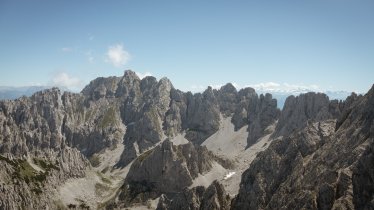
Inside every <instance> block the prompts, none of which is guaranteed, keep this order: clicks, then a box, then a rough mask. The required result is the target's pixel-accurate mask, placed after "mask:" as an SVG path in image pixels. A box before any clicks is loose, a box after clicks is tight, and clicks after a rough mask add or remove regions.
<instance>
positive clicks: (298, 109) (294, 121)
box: [273, 92, 334, 137]
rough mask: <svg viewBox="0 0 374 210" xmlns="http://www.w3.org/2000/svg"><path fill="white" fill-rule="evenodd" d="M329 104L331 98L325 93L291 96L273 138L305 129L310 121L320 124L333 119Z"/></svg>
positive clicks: (287, 100)
mask: <svg viewBox="0 0 374 210" xmlns="http://www.w3.org/2000/svg"><path fill="white" fill-rule="evenodd" d="M329 104H330V101H329V98H328V97H327V95H325V94H323V93H313V92H310V93H306V94H300V95H299V96H297V97H295V96H289V97H288V98H287V99H286V102H285V104H284V107H283V110H282V113H281V115H280V118H279V121H278V124H277V126H276V128H275V133H274V135H273V136H274V137H278V136H288V135H290V134H291V133H292V132H294V131H297V130H300V129H302V128H304V127H305V126H306V124H307V121H308V120H312V121H316V122H318V121H323V120H327V119H333V118H334V117H333V115H332V114H331V113H330V112H329Z"/></svg>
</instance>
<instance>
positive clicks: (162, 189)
mask: <svg viewBox="0 0 374 210" xmlns="http://www.w3.org/2000/svg"><path fill="white" fill-rule="evenodd" d="M214 160H215V156H214V155H213V154H212V153H210V152H209V151H208V150H207V149H206V148H205V147H200V146H194V145H193V144H192V143H189V144H184V145H178V146H175V145H173V144H172V142H170V141H169V140H165V141H164V142H162V144H161V145H159V146H157V147H156V148H154V149H152V150H149V151H147V152H145V153H143V154H142V155H140V156H139V157H138V158H137V159H136V160H135V161H134V163H133V164H132V165H131V168H130V170H129V172H128V174H127V176H126V179H125V183H124V185H123V187H122V188H121V193H120V195H119V200H120V201H121V203H123V204H124V205H128V204H130V203H133V202H144V201H146V200H147V199H149V198H156V197H158V196H160V195H161V194H162V193H177V192H179V191H181V190H183V189H184V188H185V187H188V186H189V185H191V184H192V180H193V179H194V178H196V177H197V176H198V175H199V174H201V173H204V172H207V171H209V170H210V169H211V167H212V162H213V161H214Z"/></svg>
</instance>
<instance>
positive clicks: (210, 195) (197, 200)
mask: <svg viewBox="0 0 374 210" xmlns="http://www.w3.org/2000/svg"><path fill="white" fill-rule="evenodd" d="M170 197H171V198H170V199H169V198H168V197H167V196H166V195H165V194H163V195H162V196H161V197H160V200H159V203H158V206H157V209H158V210H174V209H175V210H176V209H188V210H198V209H201V210H211V209H213V210H228V209H230V196H229V195H228V194H226V191H225V189H224V187H223V186H222V185H221V184H220V183H219V182H218V181H214V182H213V183H212V184H211V185H210V186H209V187H208V188H207V189H205V188H204V187H202V186H198V187H194V188H192V189H187V188H186V189H184V190H183V191H182V192H180V193H176V194H174V195H171V196H170Z"/></svg>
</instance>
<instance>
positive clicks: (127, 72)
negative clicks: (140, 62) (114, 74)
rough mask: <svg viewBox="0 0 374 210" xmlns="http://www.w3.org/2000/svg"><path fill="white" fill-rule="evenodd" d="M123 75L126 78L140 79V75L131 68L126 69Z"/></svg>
mask: <svg viewBox="0 0 374 210" xmlns="http://www.w3.org/2000/svg"><path fill="white" fill-rule="evenodd" d="M123 77H124V78H126V79H129V80H140V78H139V77H138V75H137V74H136V73H135V72H134V71H132V70H130V69H128V70H125V73H124V75H123Z"/></svg>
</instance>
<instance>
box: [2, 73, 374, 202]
mask: <svg viewBox="0 0 374 210" xmlns="http://www.w3.org/2000/svg"><path fill="white" fill-rule="evenodd" d="M373 89H374V88H372V89H371V90H370V91H369V92H368V93H367V94H366V95H365V96H357V95H356V94H352V95H351V96H349V97H348V98H347V100H345V101H337V100H334V101H329V99H328V98H327V96H326V95H324V94H319V93H307V94H302V95H300V96H298V97H294V96H291V97H289V98H288V99H287V101H286V104H285V106H284V109H283V110H282V111H280V110H279V109H277V108H276V107H277V106H276V101H275V99H273V98H272V96H271V95H270V94H265V95H260V96H258V95H257V94H256V92H255V91H254V89H252V88H245V89H242V90H239V91H238V90H236V89H235V87H234V86H233V85H232V84H230V83H229V84H227V85H225V86H223V87H221V88H220V89H219V90H214V89H212V88H210V87H209V88H208V89H207V90H206V91H204V92H203V93H197V94H192V93H191V92H187V93H185V92H182V91H180V90H176V89H175V88H174V87H173V86H172V84H171V82H170V81H169V80H168V79H167V78H162V79H160V80H159V81H157V79H156V78H154V77H146V78H143V79H139V77H138V76H137V75H136V74H135V73H134V72H132V71H126V72H125V74H124V75H123V76H122V77H108V78H97V79H96V80H93V81H92V82H91V83H90V84H89V85H87V86H86V87H85V88H84V89H83V90H82V93H80V94H72V93H68V92H64V93H62V92H60V91H59V90H58V89H56V88H52V89H50V90H45V91H41V92H38V93H36V94H34V95H33V96H31V97H22V98H20V99H17V100H14V101H9V100H7V101H0V133H1V135H0V162H1V165H2V166H3V168H2V170H1V171H0V209H16V208H26V207H29V208H32V209H46V208H49V209H56V208H57V207H58V205H59V204H56V203H54V201H55V198H53V195H54V193H55V190H54V189H55V188H56V187H58V186H59V185H60V184H61V183H63V182H65V180H67V179H69V178H79V177H83V176H85V170H86V169H87V168H88V167H90V164H89V162H88V161H87V158H90V157H93V156H94V155H97V154H99V153H101V152H103V151H104V150H106V149H108V148H110V149H114V147H115V146H116V145H118V143H123V144H124V148H125V149H124V151H123V153H122V155H121V157H120V160H119V161H118V162H117V163H116V166H118V167H124V166H127V165H128V164H129V163H131V162H132V161H134V162H133V165H132V166H131V168H130V172H129V173H128V175H127V177H126V179H125V184H124V185H123V186H122V188H121V189H120V192H119V193H118V196H116V199H118V201H119V203H118V205H120V206H121V205H122V206H127V205H128V204H131V203H134V202H135V203H136V202H143V201H146V200H147V199H149V198H157V197H159V196H161V195H162V197H161V198H160V203H159V208H160V209H176V208H177V209H178V208H179V207H182V206H185V205H186V206H187V203H189V204H188V205H189V207H188V208H189V209H197V208H199V209H227V208H229V202H228V199H229V198H228V197H227V196H225V195H226V193H225V192H224V190H223V188H222V186H221V185H219V184H218V183H213V184H212V185H211V186H210V187H208V188H207V189H205V188H204V187H196V188H193V189H187V188H186V187H188V186H190V184H191V183H192V180H193V179H194V178H196V177H197V176H198V175H199V174H202V173H204V172H206V171H209V170H210V169H211V167H212V161H217V162H220V161H221V162H220V163H225V161H223V160H219V159H217V157H215V156H214V155H212V154H211V153H210V152H208V150H207V149H206V148H204V147H200V146H199V145H200V144H201V143H202V142H204V140H205V139H207V138H208V137H209V136H211V135H212V134H214V133H215V132H216V131H218V129H219V128H220V123H221V119H222V117H225V118H226V117H231V121H232V123H233V124H234V126H235V129H236V130H238V129H240V128H242V127H243V126H248V140H247V147H250V146H251V145H252V144H254V143H256V142H257V140H258V139H260V138H261V137H263V136H264V135H267V133H266V132H267V131H268V130H271V129H268V128H269V126H270V125H275V124H276V127H275V132H274V134H273V136H272V139H275V140H273V141H272V143H271V145H270V146H269V148H268V149H267V150H265V151H264V152H262V153H259V154H258V157H257V158H256V159H255V160H254V162H253V163H252V164H251V165H250V166H249V169H248V170H247V171H246V172H245V173H244V174H243V176H242V183H241V189H240V192H239V194H238V196H237V197H236V198H235V199H234V200H233V201H232V208H233V209H279V208H283V209H300V208H307V209H316V208H319V209H331V208H333V209H334V208H336V209H339V208H342V209H353V208H356V209H372V208H373V203H374V202H373V195H374V187H373V179H374V178H373V177H374V174H373V170H372V168H373V167H374V166H373V164H372V163H373V162H374V160H373V133H374V132H373V131H374V128H373V119H374V114H373V113H374V111H373V107H374V93H373V92H374V90H373ZM180 134H185V136H184V137H185V138H187V139H188V140H189V141H190V143H189V144H185V145H179V146H175V145H173V144H172V143H171V142H170V141H168V140H165V139H167V138H172V137H174V136H177V135H180ZM162 141H164V142H162ZM156 145H159V146H156ZM121 148H122V147H121ZM113 161H114V160H113ZM190 204H191V205H190Z"/></svg>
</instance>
